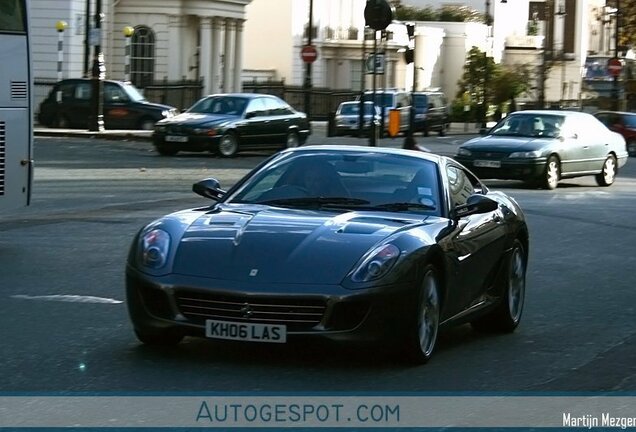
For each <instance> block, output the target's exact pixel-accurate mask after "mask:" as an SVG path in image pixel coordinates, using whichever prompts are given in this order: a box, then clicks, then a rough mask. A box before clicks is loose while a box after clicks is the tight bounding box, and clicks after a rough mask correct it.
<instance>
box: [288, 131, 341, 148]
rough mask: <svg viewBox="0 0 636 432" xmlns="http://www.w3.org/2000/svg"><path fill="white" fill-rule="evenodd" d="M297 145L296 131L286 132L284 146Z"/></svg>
mask: <svg viewBox="0 0 636 432" xmlns="http://www.w3.org/2000/svg"><path fill="white" fill-rule="evenodd" d="M336 136H337V135H336ZM299 145H300V139H299V138H298V133H296V132H290V133H288V134H287V138H286V139H285V147H287V148H295V147H298V146H299Z"/></svg>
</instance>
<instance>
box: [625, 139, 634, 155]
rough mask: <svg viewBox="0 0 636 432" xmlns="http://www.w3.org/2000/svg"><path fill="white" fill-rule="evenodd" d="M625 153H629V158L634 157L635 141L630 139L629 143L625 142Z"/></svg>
mask: <svg viewBox="0 0 636 432" xmlns="http://www.w3.org/2000/svg"><path fill="white" fill-rule="evenodd" d="M627 153H629V155H630V156H636V140H635V139H630V140H629V141H627Z"/></svg>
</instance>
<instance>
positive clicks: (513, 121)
mask: <svg viewBox="0 0 636 432" xmlns="http://www.w3.org/2000/svg"><path fill="white" fill-rule="evenodd" d="M564 120H565V117H564V116H562V115H555V114H525V113H524V114H512V115H509V116H508V117H506V118H504V119H503V120H501V121H500V122H499V123H498V124H497V125H496V126H495V127H494V128H492V129H491V130H490V135H496V136H522V137H548V138H556V137H558V136H559V135H560V134H561V127H562V125H563V122H564Z"/></svg>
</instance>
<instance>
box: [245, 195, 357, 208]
mask: <svg viewBox="0 0 636 432" xmlns="http://www.w3.org/2000/svg"><path fill="white" fill-rule="evenodd" d="M254 204H264V205H291V206H302V207H304V206H317V207H330V206H359V205H364V204H369V201H367V200H363V199H359V198H347V197H297V198H280V199H274V200H268V201H260V202H255V203H254Z"/></svg>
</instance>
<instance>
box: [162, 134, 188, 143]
mask: <svg viewBox="0 0 636 432" xmlns="http://www.w3.org/2000/svg"><path fill="white" fill-rule="evenodd" d="M166 141H168V142H188V137H187V136H178V135H168V136H166Z"/></svg>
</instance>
